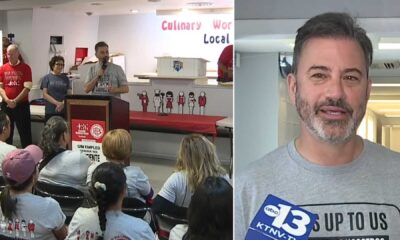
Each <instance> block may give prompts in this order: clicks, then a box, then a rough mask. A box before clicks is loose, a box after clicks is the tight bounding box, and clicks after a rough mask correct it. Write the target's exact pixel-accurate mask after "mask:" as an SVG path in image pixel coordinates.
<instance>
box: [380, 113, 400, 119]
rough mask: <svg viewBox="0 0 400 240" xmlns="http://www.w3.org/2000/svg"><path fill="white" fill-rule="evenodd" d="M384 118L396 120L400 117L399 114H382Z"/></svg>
mask: <svg viewBox="0 0 400 240" xmlns="http://www.w3.org/2000/svg"><path fill="white" fill-rule="evenodd" d="M384 116H385V117H392V118H398V117H400V114H396V113H395V114H384Z"/></svg>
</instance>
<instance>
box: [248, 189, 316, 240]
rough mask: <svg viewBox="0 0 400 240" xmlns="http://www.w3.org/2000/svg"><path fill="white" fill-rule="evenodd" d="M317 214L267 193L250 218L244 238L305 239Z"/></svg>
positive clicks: (265, 239) (250, 239)
mask: <svg viewBox="0 0 400 240" xmlns="http://www.w3.org/2000/svg"><path fill="white" fill-rule="evenodd" d="M316 220H317V216H316V215H315V214H313V213H311V212H309V211H307V210H305V209H302V208H300V207H298V206H296V205H294V204H291V203H289V202H287V201H285V200H283V199H280V198H278V197H276V196H274V195H272V194H270V195H268V196H267V198H266V199H265V201H264V203H263V204H262V206H261V207H260V209H259V210H258V212H257V214H256V216H255V217H254V219H253V220H252V222H251V224H250V226H249V228H248V231H247V234H246V238H245V239H246V240H269V239H273V240H280V239H285V240H307V239H308V236H309V235H310V233H311V230H312V228H313V226H314V224H315V221H316Z"/></svg>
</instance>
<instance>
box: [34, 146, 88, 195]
mask: <svg viewBox="0 0 400 240" xmlns="http://www.w3.org/2000/svg"><path fill="white" fill-rule="evenodd" d="M91 164H92V162H91V161H90V159H89V158H88V157H87V156H86V155H85V154H83V153H81V152H79V151H71V150H65V151H63V152H61V153H59V154H57V155H56V156H55V157H54V158H52V159H51V160H50V162H49V163H48V164H47V165H46V166H45V167H44V168H43V169H42V170H41V171H40V174H39V181H43V182H46V183H51V184H57V185H62V186H69V187H74V188H78V189H80V190H83V189H85V188H86V174H87V171H88V168H89V166H90V165H91Z"/></svg>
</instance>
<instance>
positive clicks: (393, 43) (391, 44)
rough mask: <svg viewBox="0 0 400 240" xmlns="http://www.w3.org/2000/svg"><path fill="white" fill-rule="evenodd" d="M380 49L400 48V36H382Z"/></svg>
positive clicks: (379, 44)
mask: <svg viewBox="0 0 400 240" xmlns="http://www.w3.org/2000/svg"><path fill="white" fill-rule="evenodd" d="M378 49H379V50H396V49H400V38H398V37H381V38H380V39H379V43H378Z"/></svg>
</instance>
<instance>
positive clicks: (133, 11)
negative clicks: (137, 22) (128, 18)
mask: <svg viewBox="0 0 400 240" xmlns="http://www.w3.org/2000/svg"><path fill="white" fill-rule="evenodd" d="M129 12H130V13H138V12H139V10H137V9H131V10H129Z"/></svg>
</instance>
